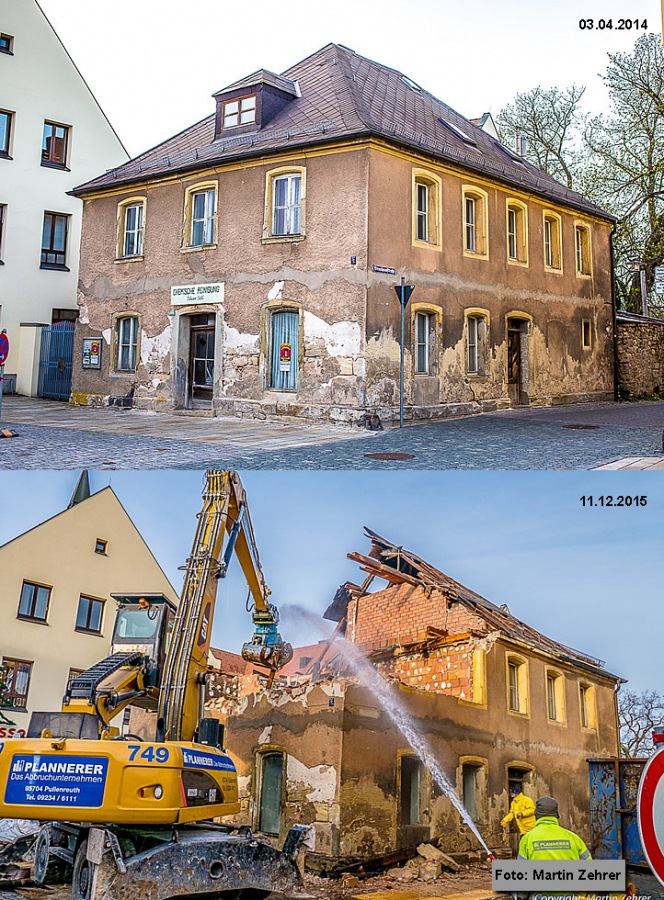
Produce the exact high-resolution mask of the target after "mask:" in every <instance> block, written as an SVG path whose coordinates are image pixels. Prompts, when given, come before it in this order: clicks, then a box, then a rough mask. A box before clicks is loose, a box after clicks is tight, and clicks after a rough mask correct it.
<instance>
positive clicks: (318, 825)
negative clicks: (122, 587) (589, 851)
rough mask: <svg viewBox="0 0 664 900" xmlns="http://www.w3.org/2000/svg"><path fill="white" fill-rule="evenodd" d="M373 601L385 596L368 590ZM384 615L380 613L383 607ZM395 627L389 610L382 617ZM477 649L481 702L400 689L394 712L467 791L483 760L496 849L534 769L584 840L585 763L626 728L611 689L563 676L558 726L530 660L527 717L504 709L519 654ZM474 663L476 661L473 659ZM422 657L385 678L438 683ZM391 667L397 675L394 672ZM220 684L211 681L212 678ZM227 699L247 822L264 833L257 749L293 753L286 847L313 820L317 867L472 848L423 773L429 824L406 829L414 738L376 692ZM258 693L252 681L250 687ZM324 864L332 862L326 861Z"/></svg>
mask: <svg viewBox="0 0 664 900" xmlns="http://www.w3.org/2000/svg"><path fill="white" fill-rule="evenodd" d="M373 596H374V598H375V596H376V595H373ZM377 605H378V606H381V608H382V604H381V603H378V604H377ZM384 618H385V619H386V620H389V618H390V615H389V611H388V614H386V615H385V616H384ZM473 641H474V646H475V647H480V648H481V649H483V650H484V651H485V652H486V692H485V695H484V702H482V703H471V702H468V701H467V700H464V699H462V698H461V697H460V695H459V693H458V691H457V694H456V696H451V695H450V694H449V693H448V692H443V690H424V689H422V687H421V685H419V684H418V686H410V687H409V686H407V685H399V684H398V682H396V681H393V682H392V688H391V691H392V698H393V699H392V704H393V705H394V706H398V707H400V708H401V709H402V710H405V712H406V713H407V714H408V715H409V716H410V717H411V719H412V721H413V722H414V726H415V729H416V731H417V732H418V734H420V735H422V736H423V737H424V738H425V740H426V741H427V743H428V744H429V746H430V748H431V750H432V753H433V755H434V757H435V758H436V760H437V761H438V763H439V764H440V766H441V767H442V769H443V771H444V773H445V775H446V777H447V778H448V779H449V781H450V783H451V784H453V785H455V786H456V788H457V791H458V792H459V793H460V794H462V791H463V764H464V762H467V761H470V762H472V763H473V764H483V765H484V768H483V769H482V770H481V774H480V778H479V781H478V815H477V820H476V821H477V824H478V826H479V827H480V830H481V832H482V835H483V837H484V838H485V840H487V842H488V843H489V846H490V847H492V848H495V847H501V846H502V847H506V844H507V837H506V833H505V832H504V831H503V829H502V828H501V827H500V820H501V819H502V817H503V816H504V815H505V813H506V811H507V809H508V806H509V800H508V794H507V770H508V767H510V766H518V765H526V766H530V767H532V772H531V774H530V776H529V779H528V781H529V784H528V787H527V792H528V793H530V794H531V796H533V797H536V796H538V795H541V794H553V795H554V796H556V797H557V798H558V800H559V803H560V807H561V817H562V821H563V823H564V824H567V825H569V826H570V827H572V828H574V829H575V830H577V831H579V832H580V833H581V834H582V835H583V836H584V837H585V838H586V839H588V837H589V818H588V802H589V800H588V771H587V763H586V759H587V758H588V757H591V756H610V755H613V754H615V752H616V749H617V725H616V714H615V705H614V696H613V689H612V684H611V683H610V681H609V679H605V680H602V679H598V678H595V679H594V680H593V679H592V678H591V677H590V676H589V675H588V673H587V672H582V671H580V670H575V669H574V668H573V667H567V668H566V669H564V677H565V695H566V721H565V724H564V725H560V724H558V723H552V722H549V721H548V720H547V715H546V708H547V707H546V676H545V665H546V662H545V660H543V659H542V658H541V657H540V656H538V655H537V654H536V653H532V652H531V653H527V654H526V651H525V650H524V649H523V648H521V652H522V653H524V654H526V656H527V659H528V664H529V667H530V673H529V677H530V697H529V701H530V707H529V713H528V715H519V714H510V713H509V712H508V710H507V690H506V654H507V653H509V652H513V647H512V645H510V644H507V643H505V642H504V641H502V640H501V639H499V638H498V637H497V635H495V634H488V635H486V636H485V637H483V638H482V637H481V638H473V639H472V640H471V639H468V641H467V643H466V645H465V646H459V648H458V650H456V649H452V648H448V649H449V650H451V651H452V652H454V653H455V655H456V656H458V658H459V660H463V659H464V653H466V654H467V652H468V650H469V649H470V648H471V644H472V643H473ZM466 658H467V657H466ZM437 659H438V660H442V659H444V655H443V656H440V657H436V656H435V655H432V656H430V657H429V660H430V661H431V662H430V663H429V661H427V659H426V657H425V656H424V655H423V654H421V653H413V654H406V655H404V657H400V658H399V659H397V660H395V662H394V668H393V669H392V670H391V671H390V672H389V674H390V675H392V676H393V677H394V676H398V677H404V678H405V677H407V674H406V673H407V672H408V669H409V666H410V665H411V664H412V665H415V666H416V667H418V668H422V669H423V670H428V667H429V665H430V675H431V676H432V679H433V672H434V670H435V667H436V660H437ZM385 668H386V672H385V673H384V674H386V673H387V669H388V668H389V667H385ZM214 678H215V676H212V677H211V681H212V682H214ZM581 678H583V680H584V682H586V681H590V682H591V683H593V684H594V688H595V692H596V703H597V722H598V727H597V729H584V728H581V725H580V719H579V715H578V705H575V704H578V700H577V698H578V684H579V680H580V679H581ZM240 681H241V682H242V690H241V691H240V692H239V694H240V695H239V696H238V697H237V698H235V699H232V698H230V697H229V696H228V691H227V690H226V691H225V694H226V696H225V697H223V698H222V697H218V698H217V699H214V700H211V701H209V703H208V709H209V710H210V711H211V712H212V713H213V714H215V715H220V716H221V717H222V718H225V719H226V723H227V731H226V741H227V746H228V749H229V751H230V752H231V755H232V757H233V759H234V760H235V761H236V764H237V766H238V772H239V774H240V787H241V792H242V802H243V814H242V819H241V821H242V822H243V823H245V824H251V825H253V826H254V827H255V825H256V821H257V819H256V814H257V809H256V797H257V791H258V785H257V772H258V768H257V754H258V753H260V751H261V749H272V750H274V749H278V750H281V751H282V752H284V753H285V754H286V759H287V765H286V786H285V790H284V798H283V815H282V828H281V833H280V836H279V838H278V839H276V838H275V842H276V843H279V842H280V841H282V840H283V838H284V836H285V834H286V831H287V829H288V827H289V826H290V825H292V824H293V823H295V822H302V823H304V824H313V825H315V832H316V845H315V853H314V854H313V855H312V856H311V857H310V860H309V862H310V865H311V866H312V867H314V868H317V869H320V868H321V867H325V865H328V866H329V864H330V862H331V861H333V860H335V859H338V858H348V857H358V856H359V857H370V856H375V855H379V854H383V853H387V852H389V851H391V850H394V849H396V848H398V847H402V846H411V845H412V844H413V843H417V842H419V841H421V840H423V839H429V838H434V837H437V838H440V840H441V846H442V848H443V849H444V850H446V851H448V852H474V851H475V850H477V849H478V848H477V845H476V841H475V839H474V837H473V836H472V834H471V833H470V832H469V830H468V829H467V827H466V826H464V825H463V824H462V823H461V821H460V819H459V815H458V813H457V812H456V810H455V808H454V807H453V805H452V803H451V801H450V800H449V799H448V798H447V797H446V796H445V795H444V793H443V792H442V791H441V790H440V788H438V787H436V786H435V784H433V783H432V781H431V778H430V776H428V775H425V784H424V796H423V800H422V817H421V823H420V824H419V825H416V826H404V825H402V824H401V821H400V810H401V800H400V795H399V759H400V757H401V755H402V754H408V753H410V752H411V751H410V748H409V746H408V743H407V741H406V739H405V738H404V737H403V735H402V734H401V733H400V731H399V730H398V729H397V728H396V727H395V726H394V723H393V721H392V719H391V718H390V716H389V715H388V714H387V712H386V710H385V709H383V708H382V707H381V705H380V704H379V703H378V702H377V701H376V699H375V698H374V697H373V695H372V694H371V693H370V692H369V691H368V690H367V689H366V688H365V687H363V686H362V685H359V684H357V683H355V681H354V680H353V679H344V678H336V679H332V680H328V681H324V682H319V683H316V684H306V685H300V686H296V687H289V688H279V687H274V688H273V689H272V690H271V691H270V692H269V693H266V692H265V691H258V692H256V693H249V694H245V693H243V691H246V690H248V688H249V687H250V685H249V683H248V682H247V681H246V680H243V679H240ZM254 686H255V685H254ZM326 860H327V862H326Z"/></svg>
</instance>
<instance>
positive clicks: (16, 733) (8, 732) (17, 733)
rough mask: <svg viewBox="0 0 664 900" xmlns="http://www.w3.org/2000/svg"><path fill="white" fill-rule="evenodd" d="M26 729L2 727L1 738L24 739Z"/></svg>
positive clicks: (0, 729)
mask: <svg viewBox="0 0 664 900" xmlns="http://www.w3.org/2000/svg"><path fill="white" fill-rule="evenodd" d="M25 734H26V732H25V728H14V726H13V725H9V726H6V725H0V738H24V737H25Z"/></svg>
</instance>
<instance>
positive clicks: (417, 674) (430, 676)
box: [378, 640, 476, 700]
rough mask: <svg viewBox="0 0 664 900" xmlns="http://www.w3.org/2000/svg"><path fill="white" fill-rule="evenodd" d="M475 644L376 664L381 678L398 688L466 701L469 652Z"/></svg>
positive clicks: (469, 680)
mask: <svg viewBox="0 0 664 900" xmlns="http://www.w3.org/2000/svg"><path fill="white" fill-rule="evenodd" d="M474 643H476V641H474V640H471V641H461V642H459V643H458V644H454V645H453V646H447V647H439V648H438V649H436V650H432V651H430V652H429V653H428V654H426V653H408V654H405V655H403V656H397V657H394V658H393V659H391V660H390V661H389V662H386V663H383V664H380V665H379V666H378V671H379V672H380V673H381V675H383V676H384V677H385V676H388V677H389V676H392V677H393V678H398V679H399V681H400V682H401V683H402V684H407V685H409V686H411V687H418V688H422V689H423V690H426V691H435V692H436V693H438V694H449V695H451V696H453V697H459V698H460V699H461V700H469V699H470V697H471V692H472V667H473V648H472V644H474Z"/></svg>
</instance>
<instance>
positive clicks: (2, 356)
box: [0, 331, 9, 366]
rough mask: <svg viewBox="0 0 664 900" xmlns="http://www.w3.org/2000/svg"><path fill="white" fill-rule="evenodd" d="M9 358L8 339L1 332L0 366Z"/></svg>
mask: <svg viewBox="0 0 664 900" xmlns="http://www.w3.org/2000/svg"><path fill="white" fill-rule="evenodd" d="M8 356H9V338H8V337H7V335H6V334H5V333H4V331H3V332H2V334H0V366H4V364H5V360H6V359H7V357H8Z"/></svg>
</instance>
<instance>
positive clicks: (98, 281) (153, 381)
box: [73, 152, 366, 418]
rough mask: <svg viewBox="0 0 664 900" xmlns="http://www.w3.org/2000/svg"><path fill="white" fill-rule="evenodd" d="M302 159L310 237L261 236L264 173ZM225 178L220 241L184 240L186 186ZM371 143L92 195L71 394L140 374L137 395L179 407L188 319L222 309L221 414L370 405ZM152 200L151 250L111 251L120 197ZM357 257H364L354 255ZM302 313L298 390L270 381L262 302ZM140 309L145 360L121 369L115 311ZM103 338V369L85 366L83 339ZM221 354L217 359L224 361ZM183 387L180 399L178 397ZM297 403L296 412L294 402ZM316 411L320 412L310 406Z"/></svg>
mask: <svg viewBox="0 0 664 900" xmlns="http://www.w3.org/2000/svg"><path fill="white" fill-rule="evenodd" d="M286 162H287V163H288V164H289V165H290V164H292V165H293V166H303V167H305V168H306V201H305V217H306V218H305V231H306V237H305V238H304V239H301V240H300V239H295V238H288V239H280V240H272V241H267V242H265V241H263V239H262V238H263V218H264V197H265V183H266V173H267V172H269V171H271V170H272V169H274V168H276V167H278V166H281V165H284V164H286ZM199 182H201V183H203V182H205V183H207V182H216V183H218V222H217V238H218V240H217V245H216V246H215V247H210V248H205V249H186V250H182V249H181V244H182V236H183V221H184V205H185V190H186V189H187V187H191V186H192V185H195V184H197V183H199ZM365 183H366V154H365V153H364V152H348V153H337V154H331V155H312V156H311V157H304V156H302V157H297V158H291V159H289V160H287V161H284V160H278V159H272V160H270V162H269V163H262V164H245V165H244V166H241V167H238V168H231V169H228V170H223V171H219V172H204V173H198V174H196V175H195V176H192V177H190V178H183V179H181V180H176V179H173V180H172V181H171V182H168V183H163V184H152V185H146V186H143V187H134V188H129V189H127V190H126V191H122V192H119V193H116V194H114V195H112V196H99V197H96V198H94V199H92V200H87V201H86V203H85V210H84V219H85V227H84V236H83V242H82V247H81V258H82V265H81V278H80V292H79V304H80V307H81V320H80V322H81V328H80V329H79V332H78V337H77V349H76V350H75V357H74V358H75V364H74V386H73V393H74V401H75V402H78V403H95V402H97V403H100V402H104V398H105V397H106V396H108V395H112V396H117V395H121V394H124V393H125V392H126V390H127V389H128V388H129V386H130V385H131V383H132V382H133V381H138V382H139V387H138V389H137V405H139V406H144V407H147V408H159V407H165V408H169V407H172V406H173V405H176V406H177V405H178V402H177V388H176V386H175V385H174V382H173V379H172V372H171V364H172V362H173V361H175V362H176V364H178V363H181V364H183V365H184V367H185V369H186V366H187V360H186V359H184V360H181V359H180V356H179V354H178V337H179V335H178V328H179V320H180V317H186V316H188V315H191V314H196V313H199V312H206V311H210V312H215V311H216V312H217V322H218V330H220V331H221V332H223V334H221V335H220V338H219V339H218V341H219V348H220V351H221V353H220V354H218V359H217V364H218V367H219V375H218V383H217V384H216V385H215V396H214V401H213V406H214V408H215V409H216V410H217V411H219V412H221V413H224V412H228V411H233V412H235V413H238V412H239V413H243V412H247V413H249V414H251V413H253V412H260V411H261V410H260V409H258V408H257V407H258V406H264V411H267V412H277V411H280V412H288V411H290V412H292V413H293V414H298V413H304V414H306V410H302V409H301V407H302V406H314V407H316V406H317V405H319V404H320V405H322V406H327V407H329V406H334V405H335V404H342V405H348V404H351V405H352V406H353V407H358V406H362V405H363V372H364V360H363V354H362V344H363V339H362V335H363V333H364V329H365V322H364V315H365V296H366V289H365V284H364V274H363V270H364V267H365V265H366V259H365V253H364V248H365V247H366V190H365V189H364V185H365ZM129 197H146V200H147V204H146V209H145V222H144V254H143V257H142V258H137V259H132V260H119V261H116V260H115V252H116V251H115V248H116V243H117V227H118V225H117V210H118V203H119V202H121V201H123V200H125V199H128V198H129ZM351 256H355V257H356V263H355V264H351ZM210 282H211V283H217V282H223V283H224V302H223V304H222V305H221V308H220V309H219V308H218V307H216V306H215V305H209V306H191V307H184V306H183V307H180V306H178V307H176V308H175V313H176V314H175V316H170V315H169V312H170V310H171V295H170V290H171V287H172V286H177V285H185V284H204V283H210ZM268 305H269V307H270V308H271V309H273V310H274V309H279V308H292V309H296V310H297V309H300V310H302V312H301V336H302V339H303V345H302V346H301V371H300V382H299V388H298V391H296V392H280V391H272V390H269V389H267V388H268V386H267V384H266V372H265V365H266V359H265V357H266V346H265V334H264V333H262V329H261V322H262V320H263V324H264V310H265V308H266V307H267V306H268ZM118 313H135V314H138V315H139V316H140V330H141V339H140V357H141V365H140V366H139V368H138V371H137V372H136V373H135V374H134V373H130V374H128V373H115V372H113V370H112V369H113V367H112V366H111V371H109V360H110V358H111V354H112V352H113V348H112V346H111V325H112V317H113V315H114V314H118ZM100 335H103V336H104V338H105V342H104V347H103V356H104V361H103V365H102V369H101V370H100V371H99V372H97V371H94V370H89V369H87V370H83V369H81V366H80V360H81V341H82V339H83V338H84V337H98V336H100ZM220 360H221V362H220ZM174 395H175V396H174ZM288 408H290V409H288ZM312 415H313V417H317V418H320V417H323V416H324V413H323V412H322V410H321V409H318V408H315V409H314V410H313V413H312Z"/></svg>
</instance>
